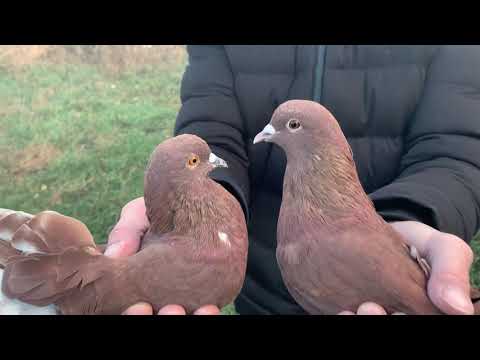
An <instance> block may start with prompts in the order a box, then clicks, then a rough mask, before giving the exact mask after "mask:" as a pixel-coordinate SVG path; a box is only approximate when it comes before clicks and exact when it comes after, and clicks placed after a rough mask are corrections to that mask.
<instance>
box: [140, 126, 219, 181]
mask: <svg viewBox="0 0 480 360" xmlns="http://www.w3.org/2000/svg"><path fill="white" fill-rule="evenodd" d="M216 167H227V163H226V162H225V161H224V160H222V159H221V158H219V157H218V156H216V155H215V154H214V153H212V152H211V150H210V148H209V146H208V144H207V143H206V142H205V141H204V140H203V139H201V138H200V137H198V136H195V135H189V134H185V135H178V136H175V137H172V138H170V139H167V140H165V141H164V142H163V143H161V144H160V145H158V146H157V147H156V149H155V150H154V152H153V154H152V156H151V157H150V162H149V165H148V167H147V180H149V179H150V178H155V177H156V175H158V176H160V177H162V181H165V180H166V176H169V177H170V178H174V179H175V182H176V183H179V182H182V181H192V180H193V179H194V178H205V177H206V176H207V175H208V174H209V173H210V171H212V170H213V169H215V168H216ZM147 182H148V181H147Z"/></svg>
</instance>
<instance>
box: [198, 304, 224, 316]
mask: <svg viewBox="0 0 480 360" xmlns="http://www.w3.org/2000/svg"><path fill="white" fill-rule="evenodd" d="M193 315H220V309H219V308H218V307H217V306H215V305H206V306H202V307H201V308H199V309H198V310H196V311H195V312H194V313H193Z"/></svg>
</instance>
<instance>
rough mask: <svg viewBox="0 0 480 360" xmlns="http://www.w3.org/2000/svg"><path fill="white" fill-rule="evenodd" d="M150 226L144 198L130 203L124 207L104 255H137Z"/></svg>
mask: <svg viewBox="0 0 480 360" xmlns="http://www.w3.org/2000/svg"><path fill="white" fill-rule="evenodd" d="M149 226H150V224H149V222H148V219H147V215H146V208H145V201H144V199H143V197H141V198H138V199H135V200H132V201H130V202H129V203H128V204H127V205H125V206H124V207H123V209H122V212H121V214H120V220H119V221H118V223H117V224H116V225H115V226H114V227H113V230H112V231H111V232H110V235H109V238H108V246H107V249H106V250H105V253H104V254H105V255H106V256H110V257H123V256H130V255H133V254H135V253H136V252H137V251H138V248H139V247H140V241H141V239H142V237H143V234H144V233H145V231H146V230H147V229H148V227H149Z"/></svg>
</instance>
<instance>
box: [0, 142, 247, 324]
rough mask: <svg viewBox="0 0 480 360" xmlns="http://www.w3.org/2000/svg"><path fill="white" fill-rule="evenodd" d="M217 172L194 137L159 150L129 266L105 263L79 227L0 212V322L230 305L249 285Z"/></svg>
mask: <svg viewBox="0 0 480 360" xmlns="http://www.w3.org/2000/svg"><path fill="white" fill-rule="evenodd" d="M219 166H220V167H227V164H226V162H225V161H224V160H222V159H220V158H218V157H217V156H215V155H214V154H213V153H212V152H211V151H210V149H209V147H208V145H207V143H206V142H205V141H203V140H202V139H200V138H199V137H197V136H194V135H180V136H177V137H174V138H171V139H168V140H166V141H165V142H163V143H162V144H160V145H159V146H158V147H157V148H156V149H155V151H154V152H153V154H152V156H151V159H150V162H149V165H148V168H147V171H146V174H145V202H146V207H147V216H148V218H149V220H150V223H151V226H150V228H149V230H148V232H147V233H146V234H145V236H144V237H143V239H142V244H141V250H140V251H139V252H138V253H136V254H135V255H132V256H130V257H128V258H123V259H112V258H109V257H106V256H104V255H103V253H102V251H101V249H100V247H98V246H96V245H95V243H94V240H93V237H92V235H91V234H90V232H89V230H88V229H87V227H86V226H85V225H84V224H82V223H81V222H80V221H78V220H76V219H73V218H70V217H67V216H63V215H61V214H59V213H56V212H51V211H44V212H41V213H39V214H37V215H35V216H32V215H29V214H25V213H22V212H15V211H11V210H0V268H3V269H4V270H2V274H1V276H3V280H2V279H0V281H1V283H2V293H1V294H0V313H13V314H15V313H28V314H34V313H35V314H36V313H45V314H52V313H54V312H58V313H60V314H65V315H69V314H121V313H122V312H123V311H124V310H126V308H128V307H129V306H131V305H133V304H135V303H137V302H147V303H150V304H152V306H153V308H154V310H155V311H158V310H159V309H160V308H162V307H163V306H165V305H168V304H179V305H182V306H183V307H185V309H186V311H187V313H192V312H193V311H195V310H196V309H198V308H199V307H201V306H203V305H209V304H213V305H216V306H218V307H220V308H221V307H223V306H225V305H227V304H229V303H231V302H232V301H233V300H234V299H235V297H236V296H237V295H238V293H239V292H240V289H241V286H242V285H243V281H244V277H245V271H246V258H247V248H248V242H247V228H246V224H245V218H244V214H243V211H242V209H241V206H240V204H239V203H238V201H237V200H235V198H234V197H233V196H232V195H231V194H230V193H228V192H227V191H226V190H225V189H224V188H223V187H222V186H221V185H219V184H218V183H216V182H215V181H213V180H212V179H210V178H209V177H208V174H209V173H210V171H211V170H213V169H214V168H215V167H219ZM29 305H30V306H29ZM32 305H33V306H32Z"/></svg>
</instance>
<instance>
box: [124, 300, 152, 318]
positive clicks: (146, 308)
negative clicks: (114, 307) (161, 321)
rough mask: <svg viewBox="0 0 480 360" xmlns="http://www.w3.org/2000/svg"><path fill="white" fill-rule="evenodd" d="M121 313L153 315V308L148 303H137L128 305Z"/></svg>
mask: <svg viewBox="0 0 480 360" xmlns="http://www.w3.org/2000/svg"><path fill="white" fill-rule="evenodd" d="M122 315H153V309H152V306H151V305H150V304H147V303H138V304H135V305H132V306H130V307H129V308H128V309H127V310H125V311H124V312H123V313H122Z"/></svg>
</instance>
